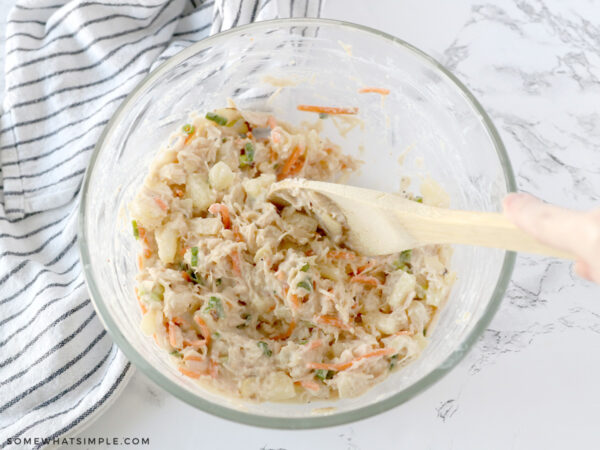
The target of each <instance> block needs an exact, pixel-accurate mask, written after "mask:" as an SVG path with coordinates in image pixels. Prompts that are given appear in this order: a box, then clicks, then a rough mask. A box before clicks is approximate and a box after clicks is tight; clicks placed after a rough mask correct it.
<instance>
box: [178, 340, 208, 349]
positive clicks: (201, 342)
mask: <svg viewBox="0 0 600 450" xmlns="http://www.w3.org/2000/svg"><path fill="white" fill-rule="evenodd" d="M204 345H206V339H194V340H193V341H189V340H187V339H184V340H183V346H184V347H202V346H204Z"/></svg>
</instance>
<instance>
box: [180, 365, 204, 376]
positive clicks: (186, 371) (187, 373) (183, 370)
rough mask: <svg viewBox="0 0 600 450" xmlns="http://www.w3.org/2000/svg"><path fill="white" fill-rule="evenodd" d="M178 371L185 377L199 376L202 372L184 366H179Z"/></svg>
mask: <svg viewBox="0 0 600 450" xmlns="http://www.w3.org/2000/svg"><path fill="white" fill-rule="evenodd" d="M179 371H180V372H181V373H182V374H184V375H185V376H186V377H190V378H200V377H201V376H202V374H201V373H200V372H196V371H195V370H189V369H186V368H184V367H179Z"/></svg>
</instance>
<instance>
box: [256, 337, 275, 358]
mask: <svg viewBox="0 0 600 450" xmlns="http://www.w3.org/2000/svg"><path fill="white" fill-rule="evenodd" d="M257 345H258V346H259V347H260V348H262V351H263V355H265V356H271V355H273V351H271V349H270V348H269V346H268V345H267V343H266V342H263V341H259V342H257Z"/></svg>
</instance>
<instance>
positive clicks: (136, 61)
mask: <svg viewBox="0 0 600 450" xmlns="http://www.w3.org/2000/svg"><path fill="white" fill-rule="evenodd" d="M321 2H322V0H214V1H213V0H138V1H133V0H124V1H117V0H97V1H83V0H72V1H67V0H64V1H61V0H17V3H16V6H14V7H13V9H12V11H11V12H10V14H9V19H8V24H7V27H6V48H5V52H6V53H5V55H6V58H5V68H4V77H5V80H4V81H5V92H4V101H3V105H2V106H3V107H2V109H3V111H4V113H3V114H2V115H1V116H0V167H1V172H0V447H5V446H7V447H9V448H10V447H14V448H21V447H22V445H18V444H23V443H24V442H25V440H26V439H32V441H31V443H30V444H26V445H25V447H27V448H30V447H31V448H40V447H45V446H46V445H47V444H45V443H44V441H43V440H44V439H48V438H49V439H50V441H49V442H50V444H52V443H53V442H57V441H52V439H54V438H59V437H62V436H65V435H68V434H73V433H75V432H76V431H77V430H79V429H80V428H81V427H82V425H83V424H84V422H86V421H87V420H88V419H89V418H91V417H92V416H94V415H96V414H97V413H98V412H99V411H101V410H102V409H103V408H105V407H106V405H107V404H108V402H109V401H110V400H111V399H113V398H115V397H116V396H117V394H118V392H119V390H120V389H121V388H122V387H123V386H124V385H125V384H126V381H127V379H128V378H129V376H130V374H131V373H132V368H131V366H130V363H129V362H128V361H127V360H126V359H125V357H124V356H123V354H122V353H121V352H120V351H119V350H118V349H117V348H116V347H115V345H114V344H113V343H112V342H111V340H110V338H109V337H108V336H107V334H106V331H105V330H104V329H103V328H102V325H101V324H100V321H99V320H98V319H97V318H96V316H95V313H94V310H93V308H92V305H91V303H90V299H89V297H88V293H87V291H86V287H85V284H84V281H83V275H82V272H81V264H80V262H79V259H78V253H77V248H76V241H77V235H76V216H77V207H78V197H79V192H80V188H81V182H82V177H83V174H84V171H85V169H86V166H87V163H88V160H89V157H90V154H91V152H92V150H93V148H94V145H95V143H96V140H97V139H98V137H99V135H100V133H101V131H102V129H103V127H104V126H105V125H106V124H107V123H108V120H109V119H110V117H111V115H112V114H113V113H114V111H115V109H116V108H117V107H118V106H119V104H120V103H121V102H122V101H123V99H124V98H125V97H126V96H127V94H128V93H129V92H130V91H131V90H132V89H133V87H134V86H135V85H136V84H137V83H139V82H140V81H141V80H142V79H143V78H144V76H146V75H147V74H148V72H149V71H150V70H152V68H153V67H154V66H156V65H158V64H159V63H160V62H162V61H163V60H164V59H166V58H168V57H169V56H171V55H173V54H175V53H177V52H178V51H179V50H181V49H182V48H184V47H186V46H188V45H189V44H190V43H192V42H194V41H198V40H200V39H202V38H204V37H206V36H208V35H209V34H210V33H216V32H219V31H221V30H224V29H227V28H231V27H234V26H236V25H239V24H242V23H247V22H251V21H254V20H264V19H270V18H275V17H290V16H313V17H314V16H318V15H319V14H320V11H321V7H322V5H321ZM35 438H38V440H37V441H36V440H35ZM11 442H12V444H11ZM46 442H48V441H46Z"/></svg>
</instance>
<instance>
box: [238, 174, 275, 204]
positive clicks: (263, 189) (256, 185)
mask: <svg viewBox="0 0 600 450" xmlns="http://www.w3.org/2000/svg"><path fill="white" fill-rule="evenodd" d="M275 181H276V177H275V175H274V174H272V173H263V174H262V175H261V176H259V177H257V178H250V179H245V180H244V181H243V182H242V186H243V187H244V190H245V191H246V194H248V196H249V197H251V198H252V199H259V198H263V197H265V196H266V195H267V192H268V190H269V187H270V186H271V185H272V184H273V183H275Z"/></svg>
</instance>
